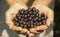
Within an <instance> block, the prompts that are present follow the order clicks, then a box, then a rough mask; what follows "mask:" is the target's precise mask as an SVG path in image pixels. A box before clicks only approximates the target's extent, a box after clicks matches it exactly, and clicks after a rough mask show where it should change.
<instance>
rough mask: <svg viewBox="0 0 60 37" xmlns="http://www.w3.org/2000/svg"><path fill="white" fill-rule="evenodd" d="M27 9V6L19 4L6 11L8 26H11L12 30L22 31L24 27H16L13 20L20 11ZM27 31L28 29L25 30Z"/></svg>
mask: <svg viewBox="0 0 60 37" xmlns="http://www.w3.org/2000/svg"><path fill="white" fill-rule="evenodd" d="M22 8H24V9H27V6H26V5H20V4H18V3H16V4H14V5H12V6H11V7H10V8H9V9H8V10H7V11H6V14H5V16H6V24H7V25H8V26H9V28H10V29H12V30H15V31H21V30H22V27H17V26H15V25H14V23H13V21H12V19H13V18H14V17H15V15H16V14H17V13H18V10H19V9H22ZM25 30H26V29H25Z"/></svg>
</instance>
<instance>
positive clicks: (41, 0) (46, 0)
mask: <svg viewBox="0 0 60 37" xmlns="http://www.w3.org/2000/svg"><path fill="white" fill-rule="evenodd" d="M51 2H52V0H35V1H34V3H33V4H32V5H34V6H36V5H38V4H44V5H47V6H48V5H49V4H50V3H51Z"/></svg>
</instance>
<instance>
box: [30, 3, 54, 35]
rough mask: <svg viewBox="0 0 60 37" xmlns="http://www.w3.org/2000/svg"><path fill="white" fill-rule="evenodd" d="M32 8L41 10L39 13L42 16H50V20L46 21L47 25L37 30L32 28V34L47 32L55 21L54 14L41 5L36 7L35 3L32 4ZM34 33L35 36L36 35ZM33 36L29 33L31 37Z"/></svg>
mask: <svg viewBox="0 0 60 37" xmlns="http://www.w3.org/2000/svg"><path fill="white" fill-rule="evenodd" d="M31 7H35V8H36V9H38V10H39V13H40V14H41V13H42V12H43V13H45V14H46V15H47V16H48V19H47V20H46V25H41V26H38V27H36V28H33V29H32V28H31V29H30V32H34V33H38V32H37V31H38V30H39V31H40V30H46V29H47V28H48V27H49V26H50V25H51V24H52V23H53V21H54V12H53V11H52V10H51V9H50V8H48V7H47V6H46V5H44V4H42V3H40V4H37V5H35V4H34V3H33V4H32V6H31ZM34 33H33V34H34ZM33 34H30V33H29V36H32V35H33Z"/></svg>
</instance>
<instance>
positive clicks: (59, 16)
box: [54, 0, 60, 37]
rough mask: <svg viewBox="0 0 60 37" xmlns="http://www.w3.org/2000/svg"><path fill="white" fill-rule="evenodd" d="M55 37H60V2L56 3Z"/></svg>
mask: <svg viewBox="0 0 60 37" xmlns="http://www.w3.org/2000/svg"><path fill="white" fill-rule="evenodd" d="M54 13H55V26H54V37H60V0H56V1H55V11H54Z"/></svg>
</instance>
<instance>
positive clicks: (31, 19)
mask: <svg viewBox="0 0 60 37" xmlns="http://www.w3.org/2000/svg"><path fill="white" fill-rule="evenodd" d="M47 18H48V17H47V16H46V15H45V13H43V12H42V13H41V14H39V10H38V9H36V8H35V7H33V8H28V9H27V10H25V9H20V10H19V11H18V13H17V14H16V16H15V17H14V19H13V22H14V24H15V25H16V26H19V27H22V28H27V29H28V28H34V27H37V26H40V25H45V24H46V20H47Z"/></svg>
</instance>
